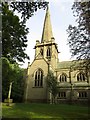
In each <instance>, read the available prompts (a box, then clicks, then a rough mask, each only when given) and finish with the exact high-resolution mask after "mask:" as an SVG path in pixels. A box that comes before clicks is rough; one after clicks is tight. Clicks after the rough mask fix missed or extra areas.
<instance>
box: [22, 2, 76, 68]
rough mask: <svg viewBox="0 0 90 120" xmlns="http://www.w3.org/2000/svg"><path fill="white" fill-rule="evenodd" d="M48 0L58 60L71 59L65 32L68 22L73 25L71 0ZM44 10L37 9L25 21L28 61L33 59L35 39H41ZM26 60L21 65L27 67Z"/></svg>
mask: <svg viewBox="0 0 90 120" xmlns="http://www.w3.org/2000/svg"><path fill="white" fill-rule="evenodd" d="M47 1H49V9H50V17H51V24H52V31H53V36H54V38H55V42H56V43H57V44H58V49H59V52H60V53H59V61H69V60H71V59H70V58H71V53H70V48H69V46H68V45H67V36H68V35H67V32H66V29H67V28H68V26H69V24H72V25H75V24H76V23H75V17H73V13H72V10H71V7H72V4H73V0H47ZM45 13H46V10H43V9H40V10H38V11H37V12H36V13H35V14H34V16H32V17H31V18H30V19H29V20H28V21H27V27H28V28H29V34H28V47H27V50H26V53H27V54H28V55H29V56H30V63H31V62H32V61H33V59H34V55H35V50H34V49H33V48H34V46H35V43H36V40H40V41H41V37H42V31H43V24H44V18H45ZM28 62H29V61H28V60H26V61H25V63H24V65H23V67H25V68H26V67H27V63H28Z"/></svg>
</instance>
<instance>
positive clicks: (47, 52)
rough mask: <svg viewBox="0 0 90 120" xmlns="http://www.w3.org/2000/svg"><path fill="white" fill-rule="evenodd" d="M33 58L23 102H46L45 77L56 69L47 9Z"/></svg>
mask: <svg viewBox="0 0 90 120" xmlns="http://www.w3.org/2000/svg"><path fill="white" fill-rule="evenodd" d="M34 48H35V58H34V60H33V62H32V63H31V65H30V64H29V65H28V68H27V81H26V82H27V83H26V93H25V100H26V101H30V102H38V101H39V102H46V101H47V100H48V92H47V85H46V81H45V77H46V76H47V74H48V70H49V69H51V70H52V71H53V72H54V71H55V68H56V67H57V62H58V48H57V44H56V43H55V39H54V37H53V32H52V26H51V20H50V13H49V8H48V7H47V9H46V15H45V20H44V26H43V32H42V38H41V41H39V40H36V45H35V47H34Z"/></svg>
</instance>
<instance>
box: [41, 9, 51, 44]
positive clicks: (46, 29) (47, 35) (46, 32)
mask: <svg viewBox="0 0 90 120" xmlns="http://www.w3.org/2000/svg"><path fill="white" fill-rule="evenodd" d="M52 38H53V33H52V26H51V20H50V13H49V8H48V7H47V10H46V15H45V20H44V26H43V33H42V39H41V42H49V41H52V42H53V39H52Z"/></svg>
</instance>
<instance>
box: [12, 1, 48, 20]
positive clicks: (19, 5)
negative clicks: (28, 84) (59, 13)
mask: <svg viewBox="0 0 90 120" xmlns="http://www.w3.org/2000/svg"><path fill="white" fill-rule="evenodd" d="M34 1H35V0H33V2H11V4H10V7H11V8H12V9H13V11H18V13H21V18H22V19H23V22H26V20H27V19H29V18H30V17H32V15H34V12H36V11H37V10H38V8H39V9H42V8H43V9H45V8H46V7H47V5H48V2H46V1H45V0H36V1H35V2H34Z"/></svg>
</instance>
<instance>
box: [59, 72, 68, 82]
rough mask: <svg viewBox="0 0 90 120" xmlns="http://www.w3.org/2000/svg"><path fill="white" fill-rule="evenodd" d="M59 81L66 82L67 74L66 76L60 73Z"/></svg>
mask: <svg viewBox="0 0 90 120" xmlns="http://www.w3.org/2000/svg"><path fill="white" fill-rule="evenodd" d="M60 82H67V76H66V74H62V75H60Z"/></svg>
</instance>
